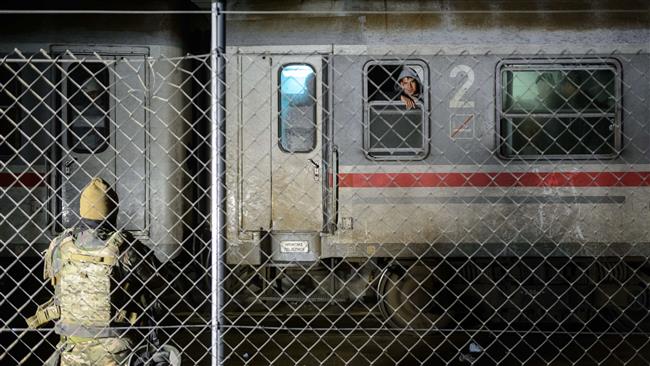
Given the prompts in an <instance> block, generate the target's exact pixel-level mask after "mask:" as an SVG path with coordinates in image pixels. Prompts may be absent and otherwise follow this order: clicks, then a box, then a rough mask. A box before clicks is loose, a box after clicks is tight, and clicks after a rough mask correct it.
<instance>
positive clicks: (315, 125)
mask: <svg viewBox="0 0 650 366" xmlns="http://www.w3.org/2000/svg"><path fill="white" fill-rule="evenodd" d="M288 66H307V67H309V68H310V69H311V71H312V72H313V75H314V90H313V92H314V101H313V102H314V104H313V106H312V109H313V110H314V116H313V121H314V123H313V141H314V143H313V144H312V146H311V148H310V149H309V150H288V149H286V148H285V146H284V145H283V143H282V130H283V129H282V71H284V69H285V68H286V67H288ZM277 88H278V93H277V98H278V100H277V104H278V148H279V149H280V151H282V152H283V153H287V154H309V153H311V152H313V151H314V150H315V149H316V147H317V146H318V119H317V118H318V75H317V74H316V68H315V67H314V66H313V65H312V64H310V63H307V62H289V63H286V64H282V65H280V66H279V67H278V85H277Z"/></svg>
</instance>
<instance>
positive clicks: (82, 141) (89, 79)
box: [66, 62, 110, 154]
mask: <svg viewBox="0 0 650 366" xmlns="http://www.w3.org/2000/svg"><path fill="white" fill-rule="evenodd" d="M66 80H67V81H66V97H67V99H68V103H67V116H68V123H69V128H68V139H67V145H68V147H69V148H70V149H72V151H74V152H77V153H86V154H90V153H100V152H102V151H104V150H106V148H107V147H108V143H109V137H110V117H109V111H110V108H109V104H110V95H109V91H108V88H109V73H108V66H107V65H106V64H104V63H99V62H82V63H74V64H71V65H70V67H69V68H68V77H67V79H66Z"/></svg>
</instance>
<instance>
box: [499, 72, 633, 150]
mask: <svg viewBox="0 0 650 366" xmlns="http://www.w3.org/2000/svg"><path fill="white" fill-rule="evenodd" d="M620 82H621V81H620V72H619V71H618V67H617V65H616V64H614V63H608V62H606V63H602V62H597V63H587V62H585V63H582V62H581V63H576V64H557V63H534V64H504V65H502V67H501V71H500V80H499V83H500V85H499V86H500V88H499V91H500V94H501V95H500V106H499V109H498V115H499V137H500V152H501V155H503V156H504V157H523V158H536V157H542V156H544V157H549V158H553V157H557V158H604V157H613V156H615V155H616V154H617V153H618V150H619V149H620Z"/></svg>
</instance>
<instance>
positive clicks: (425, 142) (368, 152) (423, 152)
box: [361, 59, 431, 161]
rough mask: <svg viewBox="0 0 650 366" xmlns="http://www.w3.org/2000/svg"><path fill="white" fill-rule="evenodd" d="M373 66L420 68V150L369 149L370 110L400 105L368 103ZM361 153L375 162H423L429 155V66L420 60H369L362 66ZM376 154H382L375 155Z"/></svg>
mask: <svg viewBox="0 0 650 366" xmlns="http://www.w3.org/2000/svg"><path fill="white" fill-rule="evenodd" d="M373 66H416V67H421V68H422V70H423V73H424V75H423V76H422V80H421V81H422V85H421V87H422V93H421V95H422V98H421V100H420V101H418V105H419V106H420V108H421V109H422V127H421V131H420V133H421V135H422V148H417V149H413V148H371V147H370V110H371V107H372V106H374V105H391V106H397V105H401V102H400V101H385V100H377V101H369V100H368V98H369V96H368V92H369V90H368V83H369V81H370V80H369V79H368V73H369V70H370V68H371V67H373ZM361 83H362V84H363V101H362V103H363V123H362V125H363V127H362V128H363V139H362V140H363V153H364V155H365V156H366V159H368V160H377V161H418V160H424V159H426V158H427V156H428V155H429V152H430V150H431V148H430V144H431V143H430V141H431V139H430V137H429V124H430V122H429V121H430V112H429V100H430V90H431V89H430V87H429V65H428V64H427V63H426V62H425V61H424V60H421V59H405V60H400V59H387V60H370V61H368V62H366V63H365V64H364V66H363V76H362V81H361ZM412 150H416V151H417V152H416V153H415V154H412V155H392V154H391V152H395V153H399V152H405V151H412ZM377 153H383V154H380V155H377Z"/></svg>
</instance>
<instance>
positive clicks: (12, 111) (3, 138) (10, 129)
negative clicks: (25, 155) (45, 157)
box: [0, 62, 21, 160]
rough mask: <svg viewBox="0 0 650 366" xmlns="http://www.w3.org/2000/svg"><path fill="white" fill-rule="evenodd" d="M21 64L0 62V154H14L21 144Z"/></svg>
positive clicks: (9, 155) (8, 156)
mask: <svg viewBox="0 0 650 366" xmlns="http://www.w3.org/2000/svg"><path fill="white" fill-rule="evenodd" d="M20 69H21V64H18V63H13V62H3V63H0V156H2V157H3V160H5V158H10V157H13V156H15V154H16V153H17V151H18V150H19V149H20V145H21V135H20V130H19V129H20V122H21V112H20V105H19V104H20V95H21V88H20Z"/></svg>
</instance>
